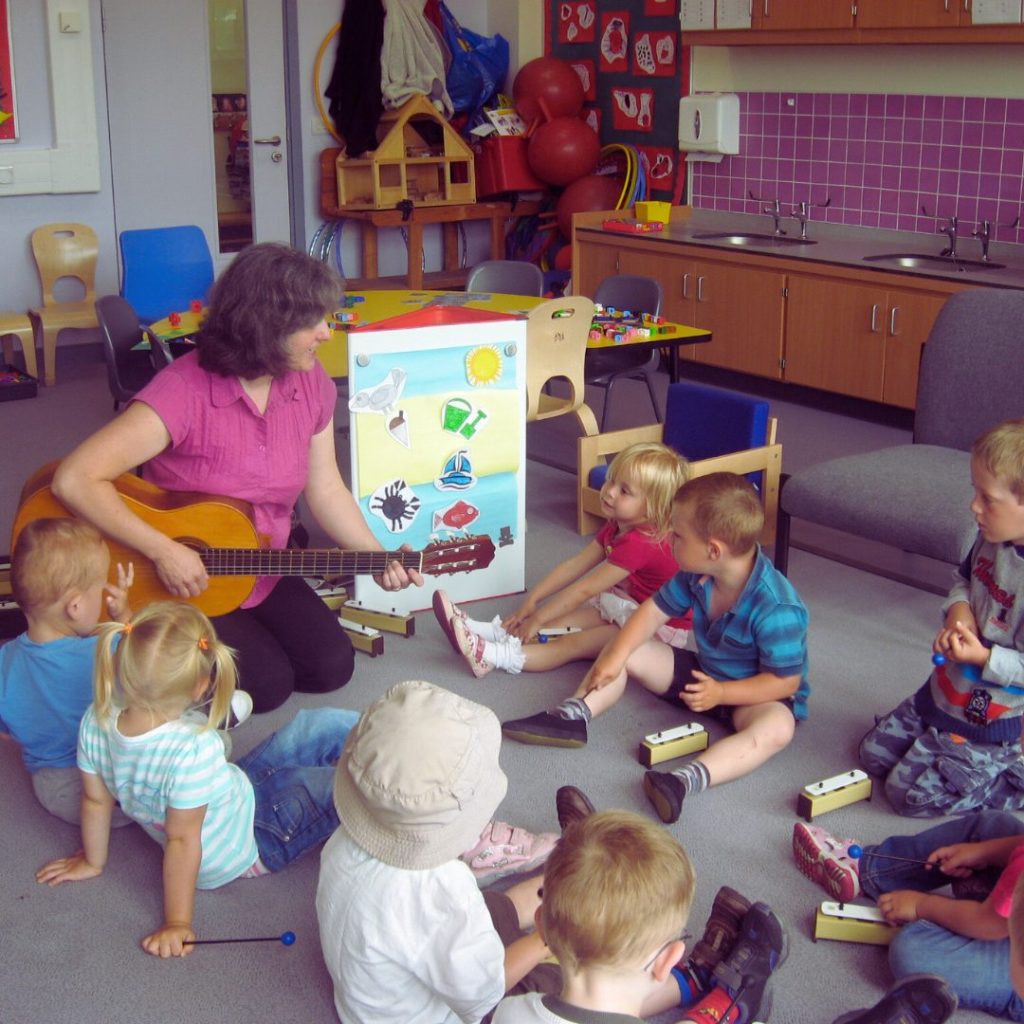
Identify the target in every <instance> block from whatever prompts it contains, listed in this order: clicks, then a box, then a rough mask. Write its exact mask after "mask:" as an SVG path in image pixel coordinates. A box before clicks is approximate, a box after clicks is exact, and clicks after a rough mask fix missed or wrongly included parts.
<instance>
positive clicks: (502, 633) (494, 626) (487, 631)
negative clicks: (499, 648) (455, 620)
mask: <svg viewBox="0 0 1024 1024" xmlns="http://www.w3.org/2000/svg"><path fill="white" fill-rule="evenodd" d="M463 621H464V622H465V624H466V628H467V629H468V630H469V631H470V633H472V634H473V636H478V637H480V638H481V639H483V640H490V641H491V642H492V643H493V642H495V641H499V640H504V639H505V638H506V637H507V636H508V631H507V630H506V629H505V627H504V626H503V625H502V624H501V616H500V615H495V616H494V618H493V619H491V621H490V622H483V621H481V620H480V619H471V618H469V616H466V618H465V619H464V620H463Z"/></svg>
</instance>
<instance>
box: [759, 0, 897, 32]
mask: <svg viewBox="0 0 1024 1024" xmlns="http://www.w3.org/2000/svg"><path fill="white" fill-rule="evenodd" d="M882 2H884V0H882ZM912 2H913V0H912ZM753 14H754V28H757V29H762V30H774V31H783V30H795V29H815V28H853V3H852V0H813V2H812V3H808V2H807V0H754V8H753Z"/></svg>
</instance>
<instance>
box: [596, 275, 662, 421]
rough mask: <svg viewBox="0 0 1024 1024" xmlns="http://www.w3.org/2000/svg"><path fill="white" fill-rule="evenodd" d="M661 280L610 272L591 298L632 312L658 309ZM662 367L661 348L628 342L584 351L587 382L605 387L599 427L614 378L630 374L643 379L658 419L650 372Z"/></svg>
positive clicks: (605, 415) (653, 312)
mask: <svg viewBox="0 0 1024 1024" xmlns="http://www.w3.org/2000/svg"><path fill="white" fill-rule="evenodd" d="M661 299H662V292H661V283H660V282H659V281H656V280H655V279H654V278H653V277H643V276H641V275H639V274H613V275H612V276H611V277H606V278H605V279H604V280H603V281H602V282H601V283H600V284H599V285H598V286H597V290H596V291H595V292H594V301H595V302H598V303H600V304H601V305H602V306H604V307H605V308H606V309H607V308H609V307H613V308H615V309H628V310H630V311H632V312H633V313H650V314H651V316H658V314H659V313H661ZM660 367H661V351H660V349H656V348H654V349H631V348H629V347H628V346H627V347H623V348H614V349H594V350H592V351H590V352H588V353H587V365H586V377H587V383H588V384H592V385H593V386H594V387H599V388H603V389H604V408H603V409H602V410H601V430H602V431H603V430H604V429H605V426H606V424H607V422H608V410H609V409H610V408H611V405H612V388H613V386H614V385H615V382H616V381H620V380H624V379H626V378H630V379H632V380H642V381H643V382H644V383H645V384H646V385H647V394H648V395H650V398H651V408H652V409H653V410H654V418H655V419H656V420H658V421H659V422H660V421H661V418H662V416H661V410H660V409H659V408H658V397H657V395H656V394H655V392H654V383H653V381H652V376H653V375H654V374H655V373H657V372H658V370H659V368H660Z"/></svg>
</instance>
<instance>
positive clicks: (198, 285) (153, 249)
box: [120, 224, 213, 324]
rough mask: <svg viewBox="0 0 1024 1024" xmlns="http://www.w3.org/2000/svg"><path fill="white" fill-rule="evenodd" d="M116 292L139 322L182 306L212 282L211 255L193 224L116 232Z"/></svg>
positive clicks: (202, 296)
mask: <svg viewBox="0 0 1024 1024" xmlns="http://www.w3.org/2000/svg"><path fill="white" fill-rule="evenodd" d="M120 245H121V263H122V267H123V270H122V282H121V295H122V296H123V297H124V298H125V299H126V300H127V301H128V302H129V303H131V305H132V308H133V309H134V310H135V311H136V313H137V314H138V316H139V319H140V320H141V321H142V322H143V323H145V324H151V323H153V322H154V321H156V320H161V319H163V318H164V317H165V316H167V315H168V314H170V313H174V312H181V311H182V310H185V309H188V308H189V306H190V305H191V303H192V302H193V301H194V300H196V299H199V300H200V301H202V302H204V303H205V301H206V293H207V292H208V291H209V290H210V285H212V284H213V257H212V256H211V255H210V247H209V246H208V245H207V244H206V235H204V234H203V232H202V230H201V229H200V228H198V227H196V225H195V224H182V225H179V226H176V227H167V228H141V229H139V230H136V231H122V232H121V237H120Z"/></svg>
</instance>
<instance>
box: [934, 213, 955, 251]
mask: <svg viewBox="0 0 1024 1024" xmlns="http://www.w3.org/2000/svg"><path fill="white" fill-rule="evenodd" d="M956 226H957V218H956V216H955V215H954V216H952V217H950V218H949V219H948V220H947V222H946V226H945V227H944V228H939V230H938V232H937V233H938V234H940V235H943V234H944V235H947V236H948V237H949V246H948V247H947V248H945V249H943V250H942V252H940V253H939V255H940V256H948V257H949V258H950V259H954V260H955V259H956Z"/></svg>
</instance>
